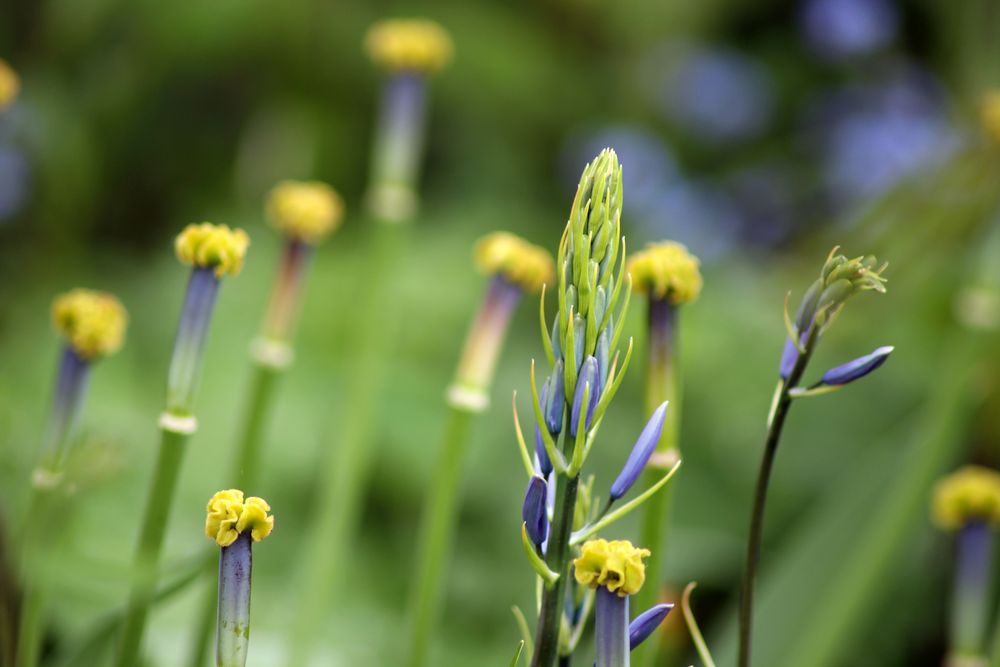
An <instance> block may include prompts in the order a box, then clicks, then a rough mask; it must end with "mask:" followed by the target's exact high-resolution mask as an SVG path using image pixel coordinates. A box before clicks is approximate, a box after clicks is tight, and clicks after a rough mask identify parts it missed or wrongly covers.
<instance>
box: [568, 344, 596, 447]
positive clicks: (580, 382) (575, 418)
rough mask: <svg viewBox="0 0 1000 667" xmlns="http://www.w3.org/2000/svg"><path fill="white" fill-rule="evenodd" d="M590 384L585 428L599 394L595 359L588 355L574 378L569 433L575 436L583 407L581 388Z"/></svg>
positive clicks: (591, 416)
mask: <svg viewBox="0 0 1000 667" xmlns="http://www.w3.org/2000/svg"><path fill="white" fill-rule="evenodd" d="M587 385H589V386H590V389H589V391H590V395H589V397H588V399H587V421H586V424H585V428H590V421H591V419H592V418H593V416H594V408H595V407H597V401H596V398H597V396H598V394H600V387H598V386H597V385H598V380H597V359H595V358H594V357H590V356H588V357H587V358H586V359H585V360H584V361H583V366H581V367H580V374H579V376H577V378H576V393H575V394H574V395H573V409H572V410H571V411H570V415H569V435H570V437H571V438H575V437H576V426H577V422H579V421H580V410H582V409H583V405H582V404H583V388H584V387H585V386H587Z"/></svg>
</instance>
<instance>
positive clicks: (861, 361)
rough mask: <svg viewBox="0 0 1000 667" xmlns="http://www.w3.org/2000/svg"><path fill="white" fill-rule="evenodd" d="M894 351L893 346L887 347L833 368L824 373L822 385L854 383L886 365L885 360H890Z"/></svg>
mask: <svg viewBox="0 0 1000 667" xmlns="http://www.w3.org/2000/svg"><path fill="white" fill-rule="evenodd" d="M892 350H893V347H892V346H891V345H886V346H884V347H880V348H878V349H877V350H875V351H874V352H872V353H871V354H866V355H865V356H863V357H858V358H857V359H855V360H854V361H848V362H847V363H846V364H841V365H840V366H837V367H835V368H831V369H830V370H828V371H827V372H826V373H823V379H822V380H820V382H821V383H822V384H829V385H839V384H847V383H848V382H854V381H855V380H857V379H859V378H863V377H864V376H866V375H868V374H869V373H871V372H872V371H873V370H875V369H876V368H878V367H879V366H881V365H882V364H884V363H885V360H886V359H888V358H889V355H890V354H891V353H892Z"/></svg>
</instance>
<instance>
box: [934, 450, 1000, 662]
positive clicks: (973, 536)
mask: <svg viewBox="0 0 1000 667" xmlns="http://www.w3.org/2000/svg"><path fill="white" fill-rule="evenodd" d="M931 513H932V518H933V520H934V523H935V524H936V525H937V527H938V528H940V529H941V530H944V531H948V532H951V533H954V534H955V574H954V588H953V591H952V601H951V619H950V620H951V628H950V633H949V642H948V643H949V648H948V653H949V661H948V663H947V664H949V665H965V664H968V665H977V664H986V657H985V656H986V655H987V649H988V646H987V632H988V624H989V622H990V615H991V613H992V602H991V591H992V590H993V578H994V572H995V569H996V564H995V558H996V530H997V527H998V526H1000V473H998V472H997V471H995V470H991V469H989V468H984V467H982V466H972V465H970V466H965V467H964V468H961V469H959V470H957V471H956V472H954V473H952V474H951V475H948V476H947V477H945V478H944V479H942V480H941V481H940V482H938V484H937V486H936V487H935V489H934V497H933V502H932V506H931Z"/></svg>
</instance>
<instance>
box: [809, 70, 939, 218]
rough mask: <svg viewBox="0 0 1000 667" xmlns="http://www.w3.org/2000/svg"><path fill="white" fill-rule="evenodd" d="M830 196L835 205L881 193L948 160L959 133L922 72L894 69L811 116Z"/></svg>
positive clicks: (835, 97) (850, 89)
mask: <svg viewBox="0 0 1000 667" xmlns="http://www.w3.org/2000/svg"><path fill="white" fill-rule="evenodd" d="M812 116H813V117H812V118H811V119H810V121H809V123H808V126H809V131H810V132H814V133H816V134H818V135H819V136H820V139H819V144H820V151H821V153H822V155H823V162H824V167H823V170H824V174H823V179H824V181H825V185H826V189H827V191H828V194H829V195H830V197H831V198H832V199H833V201H835V202H837V203H843V202H847V203H850V202H851V201H855V200H859V199H867V198H869V197H873V196H876V195H879V194H881V193H883V192H885V191H886V190H888V189H889V188H891V187H893V186H894V185H896V184H898V183H899V182H900V181H902V180H904V179H906V178H909V177H912V176H914V175H916V174H918V173H920V172H921V171H922V170H925V169H928V168H930V167H933V166H935V165H937V164H939V163H940V162H941V161H943V160H945V159H947V158H948V157H949V156H950V155H951V154H952V153H953V152H954V150H955V149H956V148H957V146H958V143H959V134H958V131H957V130H956V129H955V127H954V126H953V125H952V124H951V122H950V121H949V119H948V117H947V115H946V112H945V99H944V96H943V94H942V93H941V92H940V90H939V88H938V86H937V84H936V83H935V82H934V81H933V79H931V78H930V77H929V76H927V75H926V74H923V73H920V72H917V71H915V70H913V69H899V70H895V71H892V72H890V73H889V75H888V76H883V77H880V79H879V80H876V81H875V82H873V83H868V84H863V85H855V86H850V87H848V88H846V89H844V90H840V91H837V92H835V93H834V94H832V95H830V96H828V97H827V98H826V99H824V100H823V101H822V102H821V103H820V105H819V109H818V111H815V110H814V111H813V112H812Z"/></svg>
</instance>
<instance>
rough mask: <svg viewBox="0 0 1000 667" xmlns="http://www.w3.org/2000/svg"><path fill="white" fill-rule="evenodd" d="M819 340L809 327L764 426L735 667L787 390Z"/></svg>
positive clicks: (744, 648) (747, 623) (743, 648)
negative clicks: (764, 431) (762, 454)
mask: <svg viewBox="0 0 1000 667" xmlns="http://www.w3.org/2000/svg"><path fill="white" fill-rule="evenodd" d="M818 337H819V326H818V325H813V326H811V327H810V329H809V335H808V337H807V339H806V342H805V345H804V351H803V352H802V353H801V354H799V355H798V357H797V358H796V360H795V365H794V366H793V367H792V371H791V372H790V373H789V374H788V379H787V380H785V381H782V382H780V383H779V384H778V388H777V396H776V399H777V400H776V401H775V403H774V406H773V410H772V412H771V416H770V419H769V420H768V425H767V437H766V438H765V440H764V456H763V458H762V459H761V462H760V472H759V474H758V475H757V486H756V489H755V490H754V498H753V510H752V512H751V514H750V537H749V539H748V540H747V554H746V562H745V563H744V570H743V587H742V590H741V591H740V650H739V661H738V663H737V664H738V665H739V667H749V665H750V643H751V638H752V631H753V589H754V579H755V577H756V576H757V564H758V562H759V561H760V545H761V541H762V539H763V537H764V509H765V505H766V503H767V487H768V484H769V483H770V480H771V471H772V469H773V467H774V458H775V455H776V454H777V452H778V443H779V442H780V440H781V431H782V428H783V427H784V425H785V418H786V417H787V416H788V409H789V408H790V407H791V404H792V397H791V396H789V394H788V391H789V389H791V388H793V387H795V386H796V385H797V384H798V383H799V380H800V379H801V378H802V373H803V372H804V371H805V369H806V366H807V365H808V363H809V358H810V357H811V356H812V353H813V350H814V349H815V347H816V341H817V339H818Z"/></svg>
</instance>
